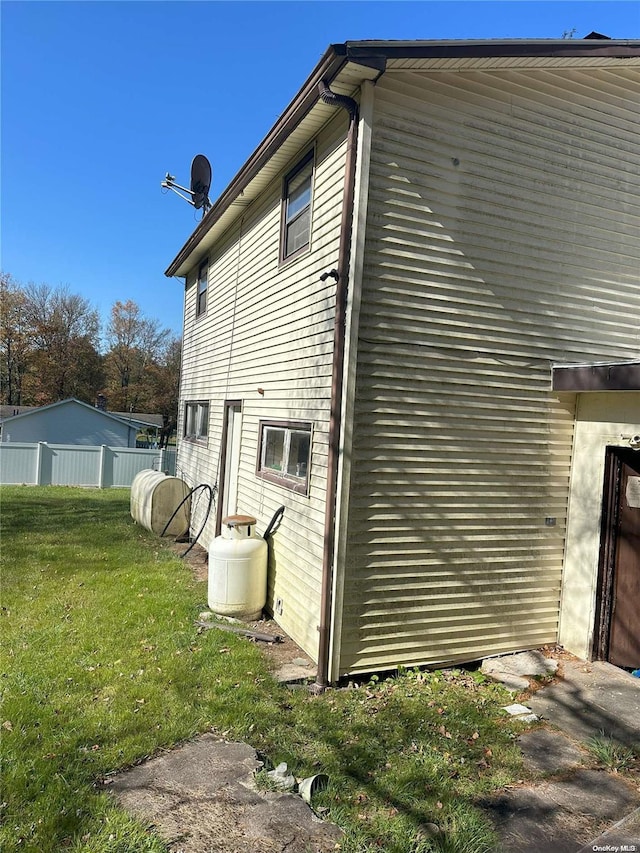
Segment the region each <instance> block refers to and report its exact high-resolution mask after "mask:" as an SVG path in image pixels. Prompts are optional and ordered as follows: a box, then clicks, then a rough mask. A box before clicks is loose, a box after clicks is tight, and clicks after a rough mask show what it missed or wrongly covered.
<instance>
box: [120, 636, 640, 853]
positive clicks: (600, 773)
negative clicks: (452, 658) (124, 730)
mask: <svg viewBox="0 0 640 853" xmlns="http://www.w3.org/2000/svg"><path fill="white" fill-rule="evenodd" d="M485 664H486V665H483V669H484V671H486V672H489V671H490V672H491V675H492V677H493V678H495V679H496V680H501V678H502V679H503V680H504V682H505V683H509V684H510V685H511V689H512V690H513V691H514V699H515V698H518V693H519V691H521V690H522V689H523V684H525V685H527V687H528V686H529V683H530V681H529V676H531V675H536V674H538V675H549V673H551V672H554V671H555V667H554V666H553V665H552V664H551V663H550V662H549V660H548V659H547V658H545V657H544V656H543V655H542V654H541V653H539V652H525V653H522V654H521V655H508V656H504V657H503V658H494V659H491V660H490V661H486V662H485ZM561 668H562V674H561V676H560V677H558V678H557V679H556V680H555V681H554V682H553V683H552V684H549V685H548V686H546V687H543V688H542V689H540V690H538V691H537V692H535V693H534V694H533V695H531V696H530V697H529V698H525V699H522V698H520V699H519V701H521V702H524V703H526V705H527V706H528V708H530V709H531V711H532V712H533V713H535V714H536V715H537V717H538V718H539V719H540V720H542V722H543V724H544V725H543V726H540V724H539V723H538V722H533V723H531V729H530V730H529V731H527V732H525V733H523V734H522V736H521V737H520V738H519V745H520V748H521V750H522V753H523V756H524V761H525V764H526V766H527V767H528V769H529V771H530V773H531V775H532V776H533V782H530V783H528V784H526V785H524V784H522V785H519V786H518V787H514V788H511V789H508V790H505V791H503V792H502V793H501V794H500V795H499V796H496V797H493V798H490V799H487V800H486V801H484V802H482V803H479V804H478V805H480V806H481V807H482V808H484V809H485V811H486V812H487V813H488V814H489V815H490V817H491V818H492V820H493V822H494V824H495V826H496V830H497V832H498V835H499V837H500V840H501V844H502V848H501V850H500V853H547V851H549V853H587V851H591V853H593V851H596V850H600V851H609V853H613V851H615V853H622V851H629V853H632V851H633V853H640V788H639V784H640V778H637V781H636V784H632V783H631V782H630V781H629V780H628V779H625V778H624V777H623V776H621V775H619V774H615V773H609V772H605V771H604V770H598V769H593V768H594V766H595V762H594V760H593V756H592V755H591V754H590V753H589V752H588V751H587V750H586V749H585V747H584V744H585V741H586V740H588V738H589V737H591V736H593V735H600V734H604V736H607V737H613V738H615V739H616V740H617V741H618V742H619V743H622V744H627V745H630V746H631V745H634V744H635V745H638V744H639V742H640V679H637V678H633V677H632V676H631V675H628V674H627V673H625V672H622V671H621V670H618V669H616V668H615V667H612V666H610V665H609V664H604V663H592V664H587V663H584V662H576V661H568V660H565V661H563V662H562V667H561ZM524 695H525V696H527V694H526V693H525V694H524ZM260 767H261V763H260V761H259V759H258V757H257V755H256V753H255V751H254V750H253V749H252V748H251V747H249V746H248V745H246V744H242V743H228V742H225V741H222V740H220V739H218V738H216V737H214V736H213V735H202V736H200V737H198V738H196V739H194V740H193V741H191V742H189V743H186V744H184V745H182V746H181V747H179V748H177V749H174V750H171V751H170V752H167V753H166V754H164V755H160V756H158V757H156V758H153V759H151V760H149V761H146V762H145V763H144V764H141V765H139V766H137V767H134V768H131V769H129V770H127V771H126V772H123V773H121V774H119V775H117V776H115V777H113V780H112V783H111V785H110V789H111V791H112V792H113V793H114V795H115V796H116V797H117V799H118V801H119V802H120V804H121V805H122V806H123V807H124V808H126V809H127V810H128V811H130V812H132V813H133V814H136V815H137V816H138V817H139V818H140V819H141V820H143V821H144V822H145V823H147V825H149V826H151V827H153V828H154V829H156V830H157V831H158V833H159V834H160V835H161V836H162V837H163V838H164V839H166V840H167V844H168V848H169V850H170V851H171V853H326V852H327V851H331V850H335V849H336V845H337V844H338V843H339V841H340V837H341V832H340V830H339V829H338V828H337V827H336V826H334V825H333V824H331V823H328V822H322V821H320V820H318V819H317V818H316V817H315V816H314V814H313V812H312V811H311V809H310V808H309V806H308V805H307V804H306V803H305V802H304V801H303V800H302V799H301V798H300V797H299V796H296V795H294V794H288V793H278V792H273V791H262V790H259V789H258V787H257V786H256V782H255V778H254V777H255V771H256V770H258V769H260ZM496 853H497V851H496Z"/></svg>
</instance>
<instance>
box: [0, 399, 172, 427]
mask: <svg viewBox="0 0 640 853" xmlns="http://www.w3.org/2000/svg"><path fill="white" fill-rule="evenodd" d="M69 402H74V403H78V405H80V406H85V407H86V408H88V409H94V410H95V411H97V412H100V414H102V415H105V417H109V418H115V419H116V420H118V421H125V422H127V423H131V424H134V425H135V426H137V427H149V426H151V427H161V426H162V424H163V420H162V415H152V414H146V413H144V412H105V411H103V410H102V409H98V408H97V406H91V405H90V404H89V403H83V402H82V400H77V399H76V398H75V397H68V398H67V399H66V400H58V401H57V402H56V403H49V404H47V405H46V406H0V422H4V421H7V420H10V419H13V418H22V417H24V416H25V415H30V414H32V413H33V412H38V411H44V410H45V409H51V408H53V407H54V406H61V405H63V404H65V403H69Z"/></svg>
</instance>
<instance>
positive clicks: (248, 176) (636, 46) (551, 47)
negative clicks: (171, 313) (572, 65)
mask: <svg viewBox="0 0 640 853" xmlns="http://www.w3.org/2000/svg"><path fill="white" fill-rule="evenodd" d="M638 55H640V41H639V40H636V39H624V40H622V39H615V40H614V39H603V40H600V39H595V38H594V39H575V40H574V39H534V40H527V39H506V40H501V39H489V40H446V41H445V40H434V41H421V40H415V41H399V40H390V41H377V40H368V41H347V42H344V43H343V44H332V45H330V46H329V47H328V49H327V51H326V52H325V54H324V55H323V56H322V58H321V59H320V61H319V62H318V64H317V65H316V67H315V68H314V70H313V71H312V72H311V74H310V75H309V77H308V78H307V80H306V82H305V83H304V84H303V86H302V88H301V89H300V91H299V92H298V94H297V95H296V96H295V97H294V99H293V101H291V103H290V104H289V106H288V107H287V109H286V110H285V112H284V113H283V115H282V116H281V117H280V118H279V119H278V121H277V122H276V123H275V124H274V126H273V127H272V128H271V130H270V131H269V133H268V134H267V136H266V137H265V138H264V140H263V141H262V142H261V143H260V145H259V146H258V148H257V149H256V150H255V151H254V153H253V154H252V155H251V157H250V158H249V159H248V160H247V162H246V163H245V164H244V166H243V167H242V168H241V170H240V171H239V172H238V173H237V174H236V176H235V178H233V180H232V181H231V183H230V184H229V185H228V187H227V188H226V189H225V190H224V192H223V193H222V195H221V196H220V197H219V198H218V200H217V201H216V203H215V204H214V205H213V207H212V208H211V209H210V210H209V211H208V212H207V214H206V215H205V217H204V218H203V219H202V221H201V222H200V224H199V225H198V227H197V228H196V229H195V231H194V232H193V233H192V235H191V236H190V237H189V239H188V240H187V242H186V243H185V245H184V246H183V247H182V249H181V250H180V252H179V254H178V255H177V256H176V257H175V258H174V260H173V261H172V262H171V264H170V265H169V267H168V268H167V269H166V270H165V275H166V276H168V277H169V278H171V277H172V276H175V275H177V274H178V270H179V269H180V268H181V266H182V265H183V264H184V262H185V261H186V260H187V259H188V258H189V256H190V255H191V254H192V253H193V252H194V251H195V250H196V249H197V248H198V245H199V244H200V242H201V241H202V239H203V237H204V236H205V235H206V234H207V233H208V231H209V230H210V229H211V228H212V227H213V226H214V225H215V224H216V222H217V221H218V220H219V219H220V218H221V217H222V215H223V214H224V213H225V212H226V211H227V210H228V208H229V207H230V205H231V204H232V203H233V202H234V201H235V200H236V199H237V198H238V196H239V195H240V194H241V193H242V191H243V190H244V189H245V188H246V187H247V186H248V185H249V183H250V182H251V181H252V180H253V179H254V178H255V177H256V175H257V174H258V173H259V172H260V171H261V169H262V168H263V167H264V166H265V165H266V164H267V163H268V162H269V160H270V159H271V157H272V156H273V155H274V154H275V153H276V152H277V150H278V149H279V148H280V146H281V145H282V143H283V142H284V141H285V140H286V139H287V138H288V137H289V136H290V135H291V133H292V132H293V131H294V130H295V128H296V127H297V126H298V125H299V124H300V122H301V121H302V120H303V119H304V117H305V116H306V115H307V113H308V112H309V111H310V110H311V109H312V108H313V106H314V105H315V104H316V103H317V101H318V98H319V91H318V85H319V83H320V82H321V81H325V83H331V81H332V80H333V79H334V78H335V77H336V75H338V74H339V73H340V71H341V70H342V68H343V67H344V66H345V65H347V64H348V63H353V64H355V65H361V66H363V67H367V68H373V69H376V70H377V71H379V72H382V71H384V70H385V67H386V65H387V62H388V60H394V59H402V58H405V59H429V58H431V59H439V58H440V59H456V58H467V59H474V58H475V59H479V58H483V57H484V58H491V57H496V58H500V57H502V58H504V57H538V58H542V57H547V58H554V57H556V58H559V57H616V58H619V59H627V58H634V57H638Z"/></svg>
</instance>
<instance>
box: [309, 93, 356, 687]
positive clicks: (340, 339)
mask: <svg viewBox="0 0 640 853" xmlns="http://www.w3.org/2000/svg"><path fill="white" fill-rule="evenodd" d="M318 89H319V90H320V99H321V100H322V101H323V102H324V103H325V104H329V105H331V106H335V107H340V108H341V109H345V110H347V111H348V113H349V130H348V132H347V152H346V164H345V172H344V191H343V196H342V218H341V223H340V245H339V249H338V269H337V273H334V271H333V270H332V274H334V277H335V278H336V308H335V319H334V332H333V366H332V373H331V406H330V414H329V454H328V470H327V493H326V503H325V517H324V549H323V555H322V581H321V598H320V624H319V626H318V632H319V635H320V636H319V642H318V671H317V675H316V683H315V685H314V689H315V691H316V692H322V691H323V690H325V689H326V688H327V687H328V686H329V648H330V643H331V637H330V627H329V626H330V623H331V608H332V601H331V596H332V588H333V571H334V553H335V532H336V518H335V510H336V494H337V483H338V463H339V460H340V435H341V418H340V413H341V409H342V384H343V371H344V344H345V340H344V338H345V326H346V309H347V290H348V285H349V259H350V254H351V234H352V224H353V208H354V195H355V178H356V159H357V150H358V104H357V103H356V102H355V101H354V100H353V98H348V97H346V96H345V95H338V94H336V93H335V92H332V91H331V89H330V88H329V86H328V85H327V83H326V82H325V81H324V80H322V81H321V82H320V83H319V84H318Z"/></svg>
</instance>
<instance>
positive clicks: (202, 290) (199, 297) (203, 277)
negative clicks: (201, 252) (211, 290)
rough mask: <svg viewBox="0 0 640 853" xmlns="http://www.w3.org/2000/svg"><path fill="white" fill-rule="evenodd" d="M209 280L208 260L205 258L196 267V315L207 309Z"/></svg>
mask: <svg viewBox="0 0 640 853" xmlns="http://www.w3.org/2000/svg"><path fill="white" fill-rule="evenodd" d="M208 281H209V260H208V259H205V260H204V261H203V262H202V263H201V264H200V266H199V267H198V291H197V293H196V317H199V316H200V315H201V314H204V313H205V311H206V310H207V285H208Z"/></svg>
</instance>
